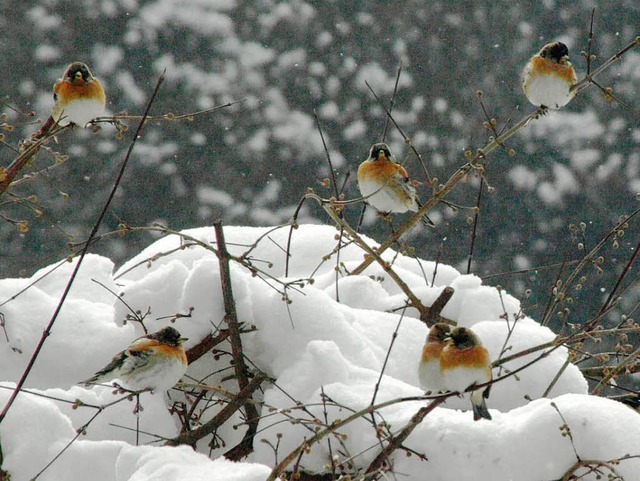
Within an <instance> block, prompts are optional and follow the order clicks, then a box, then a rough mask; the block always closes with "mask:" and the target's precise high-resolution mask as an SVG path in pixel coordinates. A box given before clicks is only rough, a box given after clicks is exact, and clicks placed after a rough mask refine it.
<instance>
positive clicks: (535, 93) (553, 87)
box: [525, 75, 574, 109]
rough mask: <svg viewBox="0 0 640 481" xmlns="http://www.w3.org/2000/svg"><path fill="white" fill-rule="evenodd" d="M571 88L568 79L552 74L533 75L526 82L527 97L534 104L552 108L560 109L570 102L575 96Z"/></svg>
mask: <svg viewBox="0 0 640 481" xmlns="http://www.w3.org/2000/svg"><path fill="white" fill-rule="evenodd" d="M569 89H570V85H569V84H568V83H567V81H566V80H563V79H560V78H558V77H553V76H550V75H546V76H539V77H533V78H531V79H529V80H528V81H527V82H526V84H525V92H526V94H527V98H528V99H529V101H530V102H531V103H532V104H533V105H536V106H538V107H540V106H542V105H544V106H545V107H549V108H551V109H559V108H560V107H563V106H565V105H566V104H568V103H569V101H570V100H571V99H572V98H573V96H574V93H573V92H571V91H570V90H569Z"/></svg>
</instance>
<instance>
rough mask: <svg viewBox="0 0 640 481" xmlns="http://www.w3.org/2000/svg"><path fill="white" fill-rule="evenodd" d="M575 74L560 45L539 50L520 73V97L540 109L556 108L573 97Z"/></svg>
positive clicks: (564, 48) (567, 53)
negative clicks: (521, 94)
mask: <svg viewBox="0 0 640 481" xmlns="http://www.w3.org/2000/svg"><path fill="white" fill-rule="evenodd" d="M576 80H577V78H576V72H575V70H573V67H572V66H571V62H569V49H568V48H567V46H566V45H565V44H564V43H562V42H553V43H549V44H547V45H545V46H544V47H542V49H541V50H540V52H538V53H537V54H536V55H534V56H533V57H531V60H529V63H527V65H526V67H525V68H524V71H523V74H522V89H523V90H524V94H525V95H526V96H527V99H529V102H531V103H532V104H533V105H535V106H536V107H539V108H541V109H542V110H546V109H547V108H550V109H559V108H560V107H563V106H565V105H567V104H568V103H569V101H570V100H571V99H572V98H573V96H574V95H575V91H572V90H571V87H572V86H573V84H575V83H576Z"/></svg>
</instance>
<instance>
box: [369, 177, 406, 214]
mask: <svg viewBox="0 0 640 481" xmlns="http://www.w3.org/2000/svg"><path fill="white" fill-rule="evenodd" d="M359 186H360V193H361V194H362V196H363V197H366V200H367V202H368V203H369V204H371V205H372V206H373V207H375V208H376V209H377V210H378V211H380V212H383V213H388V212H398V213H402V212H406V211H408V210H409V208H410V206H409V205H407V204H405V203H404V202H402V201H401V200H399V199H398V194H397V193H396V192H394V191H393V189H392V188H391V187H390V186H389V185H387V184H382V185H380V184H378V183H377V182H371V181H363V182H359ZM398 188H399V189H401V188H402V187H400V186H398ZM415 210H417V206H416V209H415Z"/></svg>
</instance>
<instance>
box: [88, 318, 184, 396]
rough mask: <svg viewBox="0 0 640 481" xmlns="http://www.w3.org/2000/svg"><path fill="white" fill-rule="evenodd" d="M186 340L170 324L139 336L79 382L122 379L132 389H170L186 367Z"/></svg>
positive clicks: (97, 382)
mask: <svg viewBox="0 0 640 481" xmlns="http://www.w3.org/2000/svg"><path fill="white" fill-rule="evenodd" d="M184 341H186V339H185V338H183V337H181V336H180V333H179V332H178V331H177V330H175V329H174V328H173V327H170V326H169V327H165V328H164V329H160V330H159V331H158V332H154V333H153V334H148V335H146V336H143V337H140V338H138V339H136V340H135V341H133V342H132V343H131V345H130V346H129V347H128V348H127V349H125V350H124V351H122V352H120V353H118V354H117V355H116V356H115V357H114V358H113V359H112V360H111V362H110V363H109V364H107V365H106V366H105V367H104V368H102V369H101V370H99V371H98V372H97V373H95V374H94V375H93V376H91V377H90V378H89V379H87V380H85V381H82V382H81V383H80V384H84V385H86V386H89V385H91V384H99V383H101V382H107V381H111V380H113V379H119V380H120V381H122V383H123V384H122V387H123V388H125V389H128V390H130V391H135V392H139V391H148V390H151V391H160V392H164V391H167V390H168V389H171V388H172V387H173V386H175V385H176V383H177V382H178V381H179V380H180V378H181V377H182V376H183V375H184V373H185V372H186V370H187V356H186V354H185V352H184V349H183V348H182V343H183V342H184Z"/></svg>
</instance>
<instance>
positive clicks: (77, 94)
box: [51, 62, 107, 127]
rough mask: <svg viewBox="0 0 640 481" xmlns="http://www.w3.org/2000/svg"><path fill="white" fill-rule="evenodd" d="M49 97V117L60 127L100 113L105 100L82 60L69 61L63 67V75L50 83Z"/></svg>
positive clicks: (90, 118) (99, 87) (97, 115)
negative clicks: (51, 87)
mask: <svg viewBox="0 0 640 481" xmlns="http://www.w3.org/2000/svg"><path fill="white" fill-rule="evenodd" d="M53 100H54V101H55V105H54V107H53V111H52V113H51V117H52V118H53V120H54V121H56V122H58V124H59V125H62V126H64V125H68V124H76V125H79V126H80V127H84V126H85V125H87V123H88V122H90V121H91V120H93V119H95V118H96V117H100V116H101V115H103V114H104V111H105V105H106V102H107V98H106V96H105V94H104V90H103V89H102V86H101V85H100V82H98V79H97V78H95V77H94V76H93V75H92V74H91V71H90V70H89V67H87V65H86V64H84V63H82V62H73V63H72V64H71V65H69V66H68V67H67V69H66V70H65V72H64V76H63V78H61V79H60V80H58V81H57V82H56V83H55V85H54V86H53Z"/></svg>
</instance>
